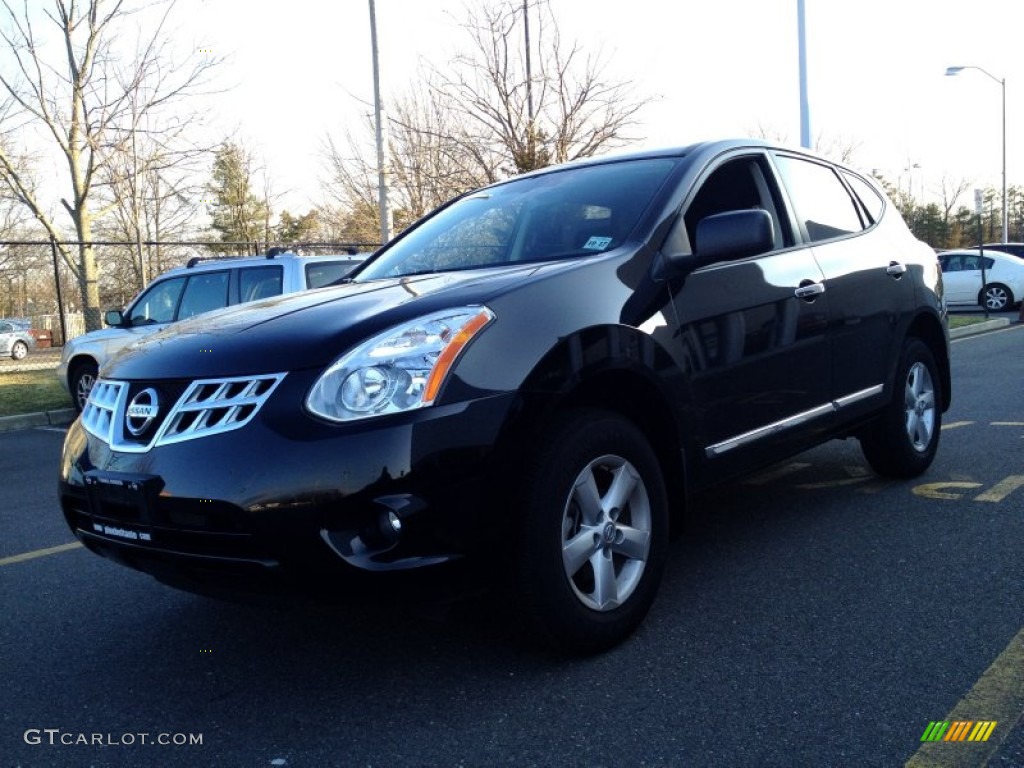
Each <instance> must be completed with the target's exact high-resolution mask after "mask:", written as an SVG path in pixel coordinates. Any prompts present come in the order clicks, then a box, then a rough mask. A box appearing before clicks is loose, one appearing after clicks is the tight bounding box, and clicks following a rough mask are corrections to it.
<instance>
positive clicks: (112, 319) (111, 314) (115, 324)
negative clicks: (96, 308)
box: [103, 309, 124, 328]
mask: <svg viewBox="0 0 1024 768" xmlns="http://www.w3.org/2000/svg"><path fill="white" fill-rule="evenodd" d="M103 322H105V323H106V324H107V325H109V326H110V327H111V328H120V327H121V325H122V324H123V323H124V315H122V314H121V310H119V309H111V310H108V311H107V313H106V314H105V315H104V316H103Z"/></svg>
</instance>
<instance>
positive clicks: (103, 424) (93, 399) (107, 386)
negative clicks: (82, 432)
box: [82, 379, 128, 443]
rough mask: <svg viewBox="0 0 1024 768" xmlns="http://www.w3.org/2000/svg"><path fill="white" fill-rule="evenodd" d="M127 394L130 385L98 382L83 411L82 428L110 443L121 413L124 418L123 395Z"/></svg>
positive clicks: (119, 382) (120, 382) (116, 382)
mask: <svg viewBox="0 0 1024 768" xmlns="http://www.w3.org/2000/svg"><path fill="white" fill-rule="evenodd" d="M127 394H128V385H127V384H126V383H124V382H122V381H104V380H102V379H101V380H100V381H97V382H96V386H94V387H93V388H92V392H90V393H89V401H88V402H87V403H86V404H85V408H83V409H82V426H83V427H85V428H86V429H87V430H88V431H89V432H91V433H92V434H94V435H96V437H99V438H101V439H103V440H106V441H107V442H108V443H109V442H110V439H111V437H112V436H113V434H114V427H115V425H116V424H117V422H118V416H117V414H118V412H119V411H120V413H121V414H122V416H121V418H123V414H124V402H123V401H124V397H123V395H127Z"/></svg>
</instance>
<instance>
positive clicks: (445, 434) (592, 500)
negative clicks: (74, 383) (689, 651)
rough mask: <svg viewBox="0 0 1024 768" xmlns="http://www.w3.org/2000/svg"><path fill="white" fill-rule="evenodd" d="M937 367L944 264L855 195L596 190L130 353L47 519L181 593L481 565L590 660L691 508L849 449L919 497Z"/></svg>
mask: <svg viewBox="0 0 1024 768" xmlns="http://www.w3.org/2000/svg"><path fill="white" fill-rule="evenodd" d="M948 350H949V346H948V334H947V328H946V312H945V307H944V303H943V298H942V284H941V274H940V271H939V268H938V263H937V260H936V257H935V254H934V252H933V251H932V250H931V249H930V248H928V247H927V246H926V245H924V244H923V243H921V242H919V241H917V240H916V239H915V238H914V237H913V236H912V235H911V233H910V232H909V230H908V229H907V227H906V226H905V224H904V222H903V221H902V220H901V218H900V216H899V214H898V213H897V211H896V209H895V208H894V207H893V206H892V205H891V204H889V203H888V202H887V201H886V199H885V197H884V195H883V193H882V192H881V191H880V190H879V189H878V187H877V186H876V185H875V184H874V183H873V182H872V181H871V180H870V179H869V178H867V177H865V176H862V175H860V174H858V173H856V172H854V171H852V170H848V169H846V168H843V167H840V166H837V165H835V164H834V163H831V162H828V161H825V160H822V159H820V158H817V157H814V156H811V155H808V154H805V153H803V152H799V151H792V150H786V149H777V148H773V147H770V146H767V145H764V144H762V143H758V142H750V141H737V142H717V143H708V144H698V145H694V146H690V147H686V148H682V149H676V150H665V151H657V152H647V153H643V154H637V155H631V156H627V157H620V158H609V159H599V160H590V161H587V162H583V163H578V164H572V165H567V166H561V167H553V168H547V169H544V170H542V171H538V172H536V173H532V174H529V175H524V176H518V177H516V178H514V179H511V180H509V181H506V182H502V183H499V184H495V185H493V186H490V187H487V188H484V189H481V190H478V191H476V192H472V193H470V194H467V195H464V196H462V197H461V198H458V199H456V200H454V201H452V202H450V203H448V204H446V205H444V206H442V207H441V208H440V209H438V210H437V211H435V212H434V213H432V214H431V215H429V216H427V217H426V218H424V219H423V220H421V221H419V222H418V223H417V224H416V225H414V226H413V227H410V228H409V229H408V230H406V231H405V232H404V233H402V235H401V236H400V237H398V238H396V239H395V240H393V241H392V242H391V243H389V244H388V245H387V246H386V247H384V248H382V249H381V251H380V252H378V254H377V255H376V256H375V257H374V258H372V259H370V260H369V261H368V262H367V263H366V264H365V265H363V266H362V267H360V268H358V269H357V270H356V271H355V272H354V273H352V275H351V276H350V278H349V282H348V283H347V284H344V285H340V286H337V287H334V288H329V289H325V290H321V291H317V292H313V293H306V294H296V295H291V296H282V297H279V298H276V299H272V300H267V301H260V302H256V303H254V304H251V305H248V306H244V307H235V308H229V309H226V310H222V311H218V312H214V313H211V314H209V315H206V316H204V317H202V318H196V319H195V320H189V321H185V322H183V323H179V324H177V325H175V326H171V327H169V328H168V329H167V330H165V331H162V332H160V333H158V334H156V335H155V336H153V337H152V338H151V339H150V340H148V341H147V342H143V343H142V344H140V345H138V346H136V347H134V348H132V349H130V350H127V351H126V352H125V353H123V354H122V355H121V356H119V357H118V358H117V359H115V360H113V361H112V362H111V363H110V364H109V365H108V366H107V368H106V369H105V370H104V371H103V373H102V374H101V378H100V380H99V382H98V384H97V386H96V387H95V389H94V390H93V392H92V395H91V397H90V400H89V403H88V405H87V407H86V409H85V411H84V412H83V414H82V416H81V418H80V419H79V421H77V422H76V423H75V424H74V425H73V427H72V428H71V430H70V432H69V433H68V436H67V440H66V443H65V447H64V454H63V461H62V466H61V476H60V499H61V505H62V507H63V511H64V514H65V516H66V518H67V522H68V524H69V525H70V526H71V529H72V530H73V531H74V532H75V534H76V535H77V536H78V537H79V538H80V539H81V540H82V542H83V543H84V544H85V545H86V546H87V547H88V548H89V549H91V550H93V551H94V552H97V553H99V554H101V555H105V556H107V557H110V558H113V559H115V560H117V561H119V562H121V563H123V564H126V565H129V566H131V567H133V568H138V569H140V570H143V571H147V572H149V573H151V574H153V575H154V576H156V577H157V578H158V579H160V580H161V581H164V582H167V583H169V584H173V585H175V586H178V587H182V588H185V589H190V590H194V591H198V592H209V591H222V590H228V591H234V590H242V591H244V590H264V589H273V588H276V587H277V585H278V584H285V585H286V586H287V588H289V589H293V588H295V587H296V586H300V587H302V588H309V589H319V590H326V591H328V592H330V593H333V594H337V595H342V594H346V593H350V592H355V591H359V590H361V589H362V588H363V586H362V585H365V584H370V585H372V584H375V583H380V582H383V581H387V582H388V583H389V586H393V587H394V588H398V587H399V586H400V585H402V584H403V583H406V584H422V583H423V581H424V580H427V579H428V576H429V575H430V574H431V573H439V572H446V573H447V574H448V575H459V574H460V573H461V574H468V573H473V574H475V573H477V571H476V570H470V566H471V565H477V564H481V563H482V564H485V565H489V566H492V567H493V571H494V572H495V575H496V577H497V581H498V582H499V586H498V587H496V588H499V587H500V588H501V589H503V590H504V589H511V590H512V594H513V595H514V596H515V601H516V603H517V604H518V606H519V609H520V610H521V612H522V615H523V616H524V617H525V618H526V619H527V621H528V622H529V624H528V625H527V626H531V627H533V628H534V629H535V630H536V631H537V633H538V634H539V635H540V636H542V637H545V638H547V639H548V640H550V641H551V642H552V643H554V644H555V645H556V646H558V647H561V648H564V649H568V650H571V651H574V652H591V651H595V650H598V649H601V648H606V647H608V646H609V645H611V644H614V643H616V642H618V641H620V640H622V639H623V638H624V637H625V636H626V635H627V634H628V633H629V632H631V631H632V630H633V629H634V628H635V627H636V626H637V625H638V624H639V623H640V621H641V620H642V618H643V616H644V615H645V614H646V612H647V610H648V608H649V607H650V605H651V603H652V601H653V599H654V597H655V592H656V590H657V589H658V584H659V581H660V579H661V575H662V569H663V566H664V563H665V558H666V555H667V552H668V541H669V531H670V528H671V527H672V525H673V524H674V523H676V522H677V521H678V518H679V516H680V514H681V513H682V512H683V511H684V509H685V508H686V500H687V498H688V496H689V494H690V493H692V492H694V491H698V490H701V489H705V488H708V487H710V486H712V485H713V484H716V483H722V482H723V481H726V480H728V479H730V478H733V477H735V476H736V475H738V474H740V473H744V472H749V471H750V470H752V469H754V468H757V467H761V466H764V465H767V464H771V463H773V462H777V461H779V460H780V459H782V458H784V457H787V456H789V455H791V454H794V453H797V452H799V451H803V450H805V449H807V448H809V447H811V446H814V445H816V444H819V443H821V442H823V441H825V440H828V439H830V438H844V437H850V436H853V437H857V438H859V439H860V442H861V444H862V446H863V450H864V453H865V455H866V457H867V460H868V462H869V463H870V464H871V466H872V467H873V468H874V469H875V470H876V471H877V472H879V473H881V474H884V475H891V476H896V477H909V476H913V475H917V474H919V473H921V472H923V471H924V470H925V469H926V468H927V467H928V466H929V465H930V463H931V462H932V459H933V457H934V456H935V451H936V448H937V446H938V443H939V435H940V425H941V420H942V413H943V412H944V411H945V410H946V409H947V408H948V406H949V402H950V376H949V353H948ZM402 572H406V579H405V581H404V582H403V580H401V579H400V578H399V577H401V576H402ZM408 572H414V575H415V578H413V579H408ZM464 578H470V576H465V577H464ZM395 579H398V581H397V584H396V583H394V580H395Z"/></svg>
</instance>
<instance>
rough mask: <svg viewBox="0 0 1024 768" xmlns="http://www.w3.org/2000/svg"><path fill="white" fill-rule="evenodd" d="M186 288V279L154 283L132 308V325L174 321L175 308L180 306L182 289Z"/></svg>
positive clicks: (180, 278) (176, 278)
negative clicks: (179, 300)
mask: <svg viewBox="0 0 1024 768" xmlns="http://www.w3.org/2000/svg"><path fill="white" fill-rule="evenodd" d="M184 287H185V278H184V277H175V278H171V279H170V280H161V281H160V282H159V283H154V284H153V285H151V286H150V287H149V289H148V290H147V291H146V292H145V293H144V294H142V296H140V297H139V300H138V301H136V302H135V304H134V306H132V310H131V316H130V317H129V318H128V320H129V324H130V325H149V324H150V323H169V322H171V320H173V319H174V308H175V307H177V306H178V299H179V298H180V297H181V289H182V288H184Z"/></svg>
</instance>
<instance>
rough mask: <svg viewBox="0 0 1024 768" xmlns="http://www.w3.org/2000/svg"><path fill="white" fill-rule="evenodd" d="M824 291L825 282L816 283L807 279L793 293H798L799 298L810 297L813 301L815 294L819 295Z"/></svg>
mask: <svg viewBox="0 0 1024 768" xmlns="http://www.w3.org/2000/svg"><path fill="white" fill-rule="evenodd" d="M824 292H825V284H824V283H814V282H811V281H810V280H805V281H804V282H803V283H801V284H800V287H799V288H797V289H796V290H795V291H794V292H793V293H794V294H795V295H796V297H797V298H798V299H810V300H811V301H813V300H814V297H815V296H819V295H821V294H823V293H824Z"/></svg>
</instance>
